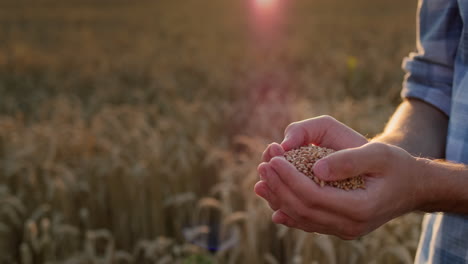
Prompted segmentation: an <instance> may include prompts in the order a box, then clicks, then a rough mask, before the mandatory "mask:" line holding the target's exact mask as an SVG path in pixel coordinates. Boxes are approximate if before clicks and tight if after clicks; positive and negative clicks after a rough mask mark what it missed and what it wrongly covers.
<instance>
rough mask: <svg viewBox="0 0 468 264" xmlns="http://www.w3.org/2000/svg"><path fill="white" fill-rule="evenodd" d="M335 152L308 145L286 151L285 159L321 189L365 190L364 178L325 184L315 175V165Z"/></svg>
mask: <svg viewBox="0 0 468 264" xmlns="http://www.w3.org/2000/svg"><path fill="white" fill-rule="evenodd" d="M333 152H335V151H334V150H333V149H329V148H323V147H319V146H315V145H308V146H302V147H299V148H295V149H292V150H289V151H286V152H285V153H284V157H285V158H286V160H287V161H289V162H290V163H292V164H293V165H294V167H296V169H297V170H298V171H300V172H302V173H303V174H304V175H306V176H307V177H309V178H310V179H312V180H313V181H314V182H315V183H317V184H319V185H320V186H321V187H323V186H325V185H328V186H332V187H336V188H340V189H343V190H354V189H358V188H362V189H365V182H364V178H363V177H362V176H357V177H352V178H348V179H344V180H340V181H329V182H325V181H323V180H320V179H319V178H317V177H316V176H315V175H314V172H313V167H314V164H315V163H316V162H317V161H318V160H319V159H321V158H324V157H326V156H328V155H330V154H332V153H333Z"/></svg>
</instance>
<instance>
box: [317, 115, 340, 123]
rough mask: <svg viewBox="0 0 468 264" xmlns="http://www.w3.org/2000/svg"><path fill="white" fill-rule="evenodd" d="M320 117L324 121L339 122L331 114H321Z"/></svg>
mask: <svg viewBox="0 0 468 264" xmlns="http://www.w3.org/2000/svg"><path fill="white" fill-rule="evenodd" d="M318 119H320V120H322V121H324V122H328V123H335V122H337V121H336V119H335V118H334V117H332V116H330V115H321V116H319V117H318Z"/></svg>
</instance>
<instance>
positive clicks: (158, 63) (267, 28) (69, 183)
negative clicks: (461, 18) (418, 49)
mask: <svg viewBox="0 0 468 264" xmlns="http://www.w3.org/2000/svg"><path fill="white" fill-rule="evenodd" d="M415 13H416V1H407V0H379V1H372V0H354V1H343V0H313V1H310V0H236V1H232V0H203V1H200V0H183V1H182V0H140V1H130V0H112V1H110V0H67V1H63V0H62V1H59V0H34V1H33V0H15V1H12V0H1V1H0V39H1V41H0V263H25V264H30V263H122V264H123V263H160V264H161V263H184V264H186V263H268V264H276V263H295V264H299V263H412V259H413V256H414V254H415V250H416V246H417V241H418V237H419V231H420V230H419V225H420V220H421V217H420V216H419V215H416V214H411V215H407V216H405V217H402V218H399V219H396V220H394V221H392V222H390V223H389V224H387V225H385V226H383V227H381V228H380V229H378V230H377V231H375V232H373V233H371V234H369V235H367V236H365V237H362V238H360V239H358V240H355V241H342V240H340V239H338V238H335V237H332V236H323V235H317V234H306V233H304V232H301V231H297V230H290V229H287V228H285V227H282V226H276V225H274V224H272V223H271V221H270V217H271V211H270V209H269V208H268V206H267V205H266V204H265V202H264V201H263V200H261V199H259V198H258V197H256V196H255V194H254V193H253V185H254V184H255V182H256V181H257V173H256V167H257V165H258V163H259V162H260V155H261V152H262V151H263V149H264V148H265V147H266V145H267V144H268V143H270V142H273V141H281V140H282V135H283V130H284V128H285V127H286V126H287V124H289V123H290V122H293V121H297V120H300V119H304V118H309V117H313V116H317V115H322V114H328V115H332V116H334V117H335V118H337V119H338V120H340V121H342V122H344V123H346V124H347V125H349V126H351V127H353V128H354V129H356V130H357V131H359V132H361V133H362V134H364V135H366V136H368V137H372V136H374V135H375V134H376V133H379V131H381V129H382V128H383V126H384V124H385V122H386V121H387V119H388V117H389V115H390V114H391V113H392V111H393V110H394V107H395V106H396V105H397V104H398V103H399V102H400V97H399V92H400V89H401V82H402V80H403V75H404V72H403V71H402V70H401V66H400V65H401V61H402V58H403V57H404V56H407V54H408V53H409V52H411V51H412V50H414V49H415V21H416V20H415Z"/></svg>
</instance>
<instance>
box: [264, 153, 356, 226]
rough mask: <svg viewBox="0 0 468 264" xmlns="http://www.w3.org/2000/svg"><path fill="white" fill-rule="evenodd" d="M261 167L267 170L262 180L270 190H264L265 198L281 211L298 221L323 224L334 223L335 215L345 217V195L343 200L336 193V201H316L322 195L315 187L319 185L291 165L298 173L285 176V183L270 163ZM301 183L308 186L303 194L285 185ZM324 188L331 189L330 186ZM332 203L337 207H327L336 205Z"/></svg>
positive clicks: (337, 217)
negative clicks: (289, 176) (266, 191)
mask: <svg viewBox="0 0 468 264" xmlns="http://www.w3.org/2000/svg"><path fill="white" fill-rule="evenodd" d="M275 159H283V158H273V159H272V162H273V160H275ZM265 168H266V171H267V173H266V177H265V181H266V182H267V185H268V188H269V190H270V191H271V192H270V193H269V194H268V197H269V200H270V201H274V203H275V204H276V205H278V207H279V208H280V209H281V210H282V211H283V212H285V213H286V214H287V215H289V216H290V217H292V218H293V219H295V220H296V221H297V222H299V223H301V224H315V225H323V226H328V225H330V224H331V225H334V223H335V222H337V221H338V220H339V219H341V218H343V217H345V216H343V212H349V211H350V210H349V208H346V205H347V204H348V203H347V202H348V200H349V197H346V200H344V202H343V198H342V197H341V196H338V198H339V199H341V200H338V201H336V202H334V201H331V202H330V201H327V203H325V204H324V203H323V202H322V204H320V203H319V201H320V200H321V199H323V197H321V195H320V194H319V192H318V191H319V190H320V189H321V187H319V186H318V185H316V184H315V183H314V182H313V181H312V180H310V179H308V178H307V177H306V176H304V175H302V174H301V173H299V172H297V171H294V170H295V169H293V171H292V172H296V173H299V174H300V175H299V177H298V178H296V179H295V178H289V180H288V183H285V181H283V179H284V178H285V177H282V176H280V175H279V174H278V173H277V172H276V171H275V169H274V168H273V167H269V166H265ZM297 180H300V181H301V182H299V183H291V182H293V181H297ZM304 185H308V186H309V187H310V189H305V190H304V193H303V194H299V192H298V191H297V190H295V189H291V188H289V186H296V187H297V186H300V187H301V188H302V187H303V186H304ZM327 188H330V189H332V188H331V187H327ZM314 189H315V190H317V192H314V191H313V190H314ZM328 196H331V195H328ZM333 198H335V197H333ZM340 202H341V203H340ZM334 203H336V204H338V205H339V208H338V209H336V208H335V207H332V208H331V209H330V208H328V206H329V205H330V204H333V205H334V206H336V204H334ZM333 209H334V210H333Z"/></svg>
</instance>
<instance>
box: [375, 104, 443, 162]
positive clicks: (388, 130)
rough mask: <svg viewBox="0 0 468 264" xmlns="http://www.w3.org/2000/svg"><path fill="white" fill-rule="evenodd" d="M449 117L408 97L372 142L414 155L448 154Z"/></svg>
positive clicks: (437, 155) (431, 156) (440, 157)
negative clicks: (399, 148)
mask: <svg viewBox="0 0 468 264" xmlns="http://www.w3.org/2000/svg"><path fill="white" fill-rule="evenodd" d="M447 126H448V117H447V116H446V115H445V114H444V113H442V112H441V111H439V110H438V109H436V108H435V107H433V106H432V105H429V104H427V103H425V102H423V101H420V100H417V99H406V100H405V101H404V102H403V103H401V104H400V106H399V107H398V109H397V110H396V111H395V113H394V114H393V116H392V118H391V119H390V121H389V122H388V124H387V126H386V127H385V130H384V132H383V133H382V134H380V135H378V136H377V137H376V138H374V139H373V140H372V141H376V142H382V143H387V144H391V145H395V146H398V147H401V148H403V149H405V150H406V151H408V152H409V153H411V154H412V155H414V156H423V157H430V158H436V159H443V158H444V157H445V143H446V137H447Z"/></svg>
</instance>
